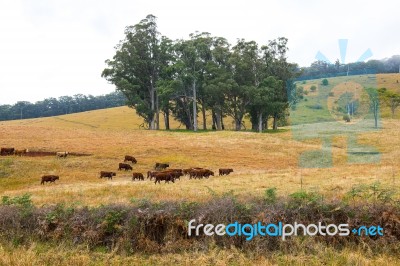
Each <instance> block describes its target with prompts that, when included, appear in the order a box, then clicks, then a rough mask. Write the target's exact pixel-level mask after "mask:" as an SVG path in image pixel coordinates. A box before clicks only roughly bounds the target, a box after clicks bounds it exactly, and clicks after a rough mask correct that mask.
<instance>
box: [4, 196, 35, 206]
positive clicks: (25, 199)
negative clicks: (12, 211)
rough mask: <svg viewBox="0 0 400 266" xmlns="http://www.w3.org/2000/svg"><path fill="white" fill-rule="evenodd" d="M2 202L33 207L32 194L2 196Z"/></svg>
mask: <svg viewBox="0 0 400 266" xmlns="http://www.w3.org/2000/svg"><path fill="white" fill-rule="evenodd" d="M1 202H2V204H3V205H16V206H21V207H24V208H31V207H33V204H32V199H31V194H23V195H22V196H15V197H13V198H12V197H9V196H3V197H2V198H1Z"/></svg>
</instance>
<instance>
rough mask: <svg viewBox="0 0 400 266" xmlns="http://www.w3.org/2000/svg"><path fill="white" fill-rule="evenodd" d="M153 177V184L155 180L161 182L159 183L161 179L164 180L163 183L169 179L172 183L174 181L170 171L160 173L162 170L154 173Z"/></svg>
mask: <svg viewBox="0 0 400 266" xmlns="http://www.w3.org/2000/svg"><path fill="white" fill-rule="evenodd" d="M154 177H155V179H156V181H155V182H154V184H157V182H158V183H159V184H161V183H160V181H161V180H165V183H169V181H172V183H175V180H174V178H173V176H172V175H171V173H162V172H160V173H156V174H155V176H154Z"/></svg>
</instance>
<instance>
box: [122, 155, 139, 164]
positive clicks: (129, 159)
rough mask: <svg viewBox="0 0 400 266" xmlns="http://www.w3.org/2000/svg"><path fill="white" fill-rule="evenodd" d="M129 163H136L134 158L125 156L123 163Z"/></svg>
mask: <svg viewBox="0 0 400 266" xmlns="http://www.w3.org/2000/svg"><path fill="white" fill-rule="evenodd" d="M129 161H130V162H132V163H137V161H136V159H135V157H133V156H130V155H125V160H124V162H129Z"/></svg>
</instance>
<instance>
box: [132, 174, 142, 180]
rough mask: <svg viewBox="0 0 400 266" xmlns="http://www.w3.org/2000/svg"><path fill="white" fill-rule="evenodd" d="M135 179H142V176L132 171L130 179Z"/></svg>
mask: <svg viewBox="0 0 400 266" xmlns="http://www.w3.org/2000/svg"><path fill="white" fill-rule="evenodd" d="M135 179H137V180H144V176H143V174H142V173H132V181H134V180H135Z"/></svg>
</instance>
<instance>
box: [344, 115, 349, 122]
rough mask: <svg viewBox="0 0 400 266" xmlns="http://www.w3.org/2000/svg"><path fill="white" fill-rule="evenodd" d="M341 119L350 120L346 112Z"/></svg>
mask: <svg viewBox="0 0 400 266" xmlns="http://www.w3.org/2000/svg"><path fill="white" fill-rule="evenodd" d="M343 120H344V121H345V122H350V120H351V119H350V116H349V115H348V114H345V115H343Z"/></svg>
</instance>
